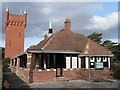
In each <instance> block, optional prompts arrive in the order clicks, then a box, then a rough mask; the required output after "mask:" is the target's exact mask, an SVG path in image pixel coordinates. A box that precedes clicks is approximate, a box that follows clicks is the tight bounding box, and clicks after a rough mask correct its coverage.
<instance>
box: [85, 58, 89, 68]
mask: <svg viewBox="0 0 120 90" xmlns="http://www.w3.org/2000/svg"><path fill="white" fill-rule="evenodd" d="M85 61H86V63H85V67H86V69H88V68H89V57H85Z"/></svg>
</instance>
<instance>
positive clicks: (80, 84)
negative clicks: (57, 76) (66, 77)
mask: <svg viewBox="0 0 120 90" xmlns="http://www.w3.org/2000/svg"><path fill="white" fill-rule="evenodd" d="M29 85H30V87H31V88H118V87H119V86H120V83H118V82H110V81H107V82H92V81H91V82H88V81H84V80H71V81H64V82H48V83H32V84H29Z"/></svg>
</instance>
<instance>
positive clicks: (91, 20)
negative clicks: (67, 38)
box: [0, 2, 118, 49]
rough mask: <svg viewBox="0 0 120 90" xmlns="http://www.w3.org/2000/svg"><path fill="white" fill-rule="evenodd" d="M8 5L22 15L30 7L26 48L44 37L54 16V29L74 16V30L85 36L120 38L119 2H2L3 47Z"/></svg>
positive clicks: (14, 12)
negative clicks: (119, 25) (119, 22)
mask: <svg viewBox="0 0 120 90" xmlns="http://www.w3.org/2000/svg"><path fill="white" fill-rule="evenodd" d="M0 6H1V5H0ZM6 7H9V12H10V13H12V14H18V15H19V13H20V10H22V12H24V10H27V26H26V29H25V49H27V48H28V47H29V46H31V45H35V44H37V43H39V42H40V41H41V40H43V38H44V35H45V34H47V33H48V27H49V20H50V19H51V21H52V27H53V32H57V31H59V30H61V29H63V28H64V21H65V19H66V18H70V19H71V22H72V23H71V25H72V26H71V28H72V32H77V33H81V34H83V35H85V36H87V35H89V34H91V33H93V32H98V33H102V37H103V40H112V41H114V42H117V41H118V2H2V18H0V21H1V22H0V26H2V32H0V35H2V40H1V39H0V46H2V47H4V46H5V30H4V26H5V25H4V23H5V22H4V21H5V9H6ZM0 11H1V10H0Z"/></svg>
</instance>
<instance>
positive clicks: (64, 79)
mask: <svg viewBox="0 0 120 90" xmlns="http://www.w3.org/2000/svg"><path fill="white" fill-rule="evenodd" d="M56 81H57V82H63V81H69V80H68V79H67V78H65V77H62V76H61V77H56Z"/></svg>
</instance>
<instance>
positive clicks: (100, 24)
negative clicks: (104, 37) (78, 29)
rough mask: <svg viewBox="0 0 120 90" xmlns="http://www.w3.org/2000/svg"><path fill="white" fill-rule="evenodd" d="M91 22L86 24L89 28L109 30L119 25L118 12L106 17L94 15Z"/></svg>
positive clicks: (86, 27)
mask: <svg viewBox="0 0 120 90" xmlns="http://www.w3.org/2000/svg"><path fill="white" fill-rule="evenodd" d="M89 21H90V23H89V24H88V25H86V26H85V29H87V30H108V29H110V28H113V27H116V26H117V25H118V12H113V13H112V14H110V15H107V16H105V17H101V16H93V17H92V18H90V19H89Z"/></svg>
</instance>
